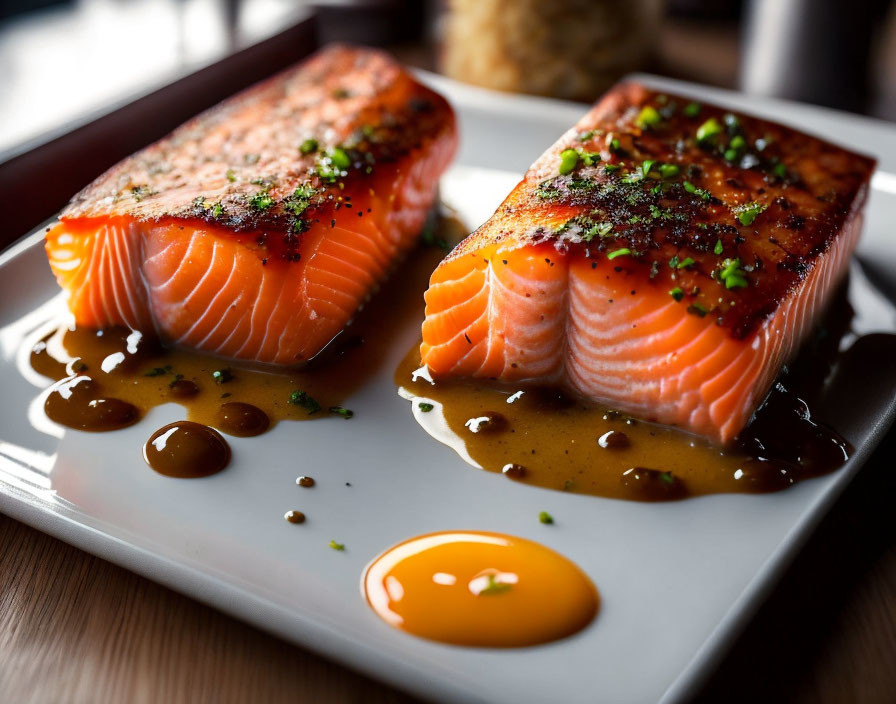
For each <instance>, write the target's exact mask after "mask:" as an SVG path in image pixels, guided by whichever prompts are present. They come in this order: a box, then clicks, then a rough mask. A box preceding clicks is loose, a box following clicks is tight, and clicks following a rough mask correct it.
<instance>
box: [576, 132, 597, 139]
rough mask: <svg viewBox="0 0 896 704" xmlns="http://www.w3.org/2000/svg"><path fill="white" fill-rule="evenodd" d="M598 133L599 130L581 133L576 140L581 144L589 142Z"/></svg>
mask: <svg viewBox="0 0 896 704" xmlns="http://www.w3.org/2000/svg"><path fill="white" fill-rule="evenodd" d="M596 132H597V130H587V131H586V132H579V134H578V135H576V139H577V140H579V141H580V142H587V141H588V140H589V139H591V138H592V137H593V136H594V135H595V133H596Z"/></svg>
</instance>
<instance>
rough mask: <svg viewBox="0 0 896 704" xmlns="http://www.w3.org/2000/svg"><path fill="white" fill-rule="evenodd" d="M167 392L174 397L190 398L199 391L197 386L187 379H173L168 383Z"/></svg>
mask: <svg viewBox="0 0 896 704" xmlns="http://www.w3.org/2000/svg"><path fill="white" fill-rule="evenodd" d="M168 393H170V394H171V395H172V396H174V397H175V398H190V397H191V396H196V395H197V394H198V393H199V386H197V385H196V383H195V382H193V381H190V380H189V379H175V380H174V381H172V382H171V383H170V384H168Z"/></svg>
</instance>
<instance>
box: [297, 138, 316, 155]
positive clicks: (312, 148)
mask: <svg viewBox="0 0 896 704" xmlns="http://www.w3.org/2000/svg"><path fill="white" fill-rule="evenodd" d="M317 147H318V144H317V140H316V139H314V138H313V137H309V138H308V139H306V140H305V141H304V142H302V143H301V144H300V145H299V151H300V152H302V154H314V152H316V151H317Z"/></svg>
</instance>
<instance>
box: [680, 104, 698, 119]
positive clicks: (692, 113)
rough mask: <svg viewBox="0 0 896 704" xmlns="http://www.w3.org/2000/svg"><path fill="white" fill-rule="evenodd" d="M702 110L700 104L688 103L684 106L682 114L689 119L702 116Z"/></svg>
mask: <svg viewBox="0 0 896 704" xmlns="http://www.w3.org/2000/svg"><path fill="white" fill-rule="evenodd" d="M701 109H702V107H701V105H700V103H688V104H687V105H685V106H684V110H682V112H683V113H684V114H685V116H687V117H697V115H699V114H700V110H701Z"/></svg>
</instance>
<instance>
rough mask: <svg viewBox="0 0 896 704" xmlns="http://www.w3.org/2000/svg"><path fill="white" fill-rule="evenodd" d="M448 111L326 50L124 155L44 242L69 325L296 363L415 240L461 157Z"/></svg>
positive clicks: (357, 57) (362, 56)
mask: <svg viewBox="0 0 896 704" xmlns="http://www.w3.org/2000/svg"><path fill="white" fill-rule="evenodd" d="M456 143H457V136H456V128H455V120H454V115H453V113H452V111H451V108H450V107H449V105H448V104H447V103H446V101H445V100H444V99H443V98H442V97H441V96H439V95H437V94H436V93H434V92H432V91H431V90H429V89H427V88H425V87H424V86H422V85H420V84H419V83H418V82H417V81H415V80H414V79H413V77H411V76H410V75H409V74H408V73H407V72H406V71H404V70H403V69H402V68H401V67H400V66H398V65H397V64H396V63H395V62H394V61H393V60H392V59H390V58H389V57H388V56H386V55H385V54H383V53H381V52H378V51H373V50H367V49H355V48H348V47H342V46H335V47H331V48H328V49H325V50H323V51H321V52H320V53H318V54H317V55H316V56H314V57H313V58H311V59H310V60H309V61H307V62H305V63H303V64H300V65H298V66H296V67H293V68H291V69H288V70H286V71H284V72H283V73H281V74H279V75H277V76H275V77H273V78H271V79H269V80H267V81H265V82H263V83H261V84H259V85H256V86H254V87H252V88H250V89H248V90H246V91H244V92H243V93H240V94H239V95H236V96H235V97H233V98H231V99H229V100H227V101H225V102H224V103H222V104H220V105H218V106H216V107H214V108H212V109H210V110H208V111H207V112H205V113H203V114H201V115H199V116H198V117H196V118H194V119H193V120H191V121H189V122H187V123H186V124H184V125H182V126H181V127H179V128H178V129H176V130H175V131H174V132H172V133H171V134H170V135H169V136H167V137H165V138H164V139H162V140H161V141H159V142H157V143H155V144H153V145H151V146H149V147H147V148H146V149H144V150H142V151H140V152H138V153H137V154H134V155H133V156H131V157H129V158H127V159H125V160H124V161H123V162H121V163H120V164H118V165H117V166H115V167H113V168H112V169H110V170H109V171H108V172H106V173H105V174H103V175H102V176H100V177H99V178H98V179H97V180H96V181H94V182H93V183H92V184H91V185H90V186H88V187H87V188H85V189H84V190H83V191H82V192H81V193H79V194H78V195H77V196H75V198H74V199H73V200H72V201H71V203H70V204H69V205H68V207H67V208H66V209H65V210H64V211H63V212H62V213H61V215H60V216H59V222H58V224H57V225H55V226H54V227H52V228H51V229H50V230H49V231H48V233H47V236H46V250H47V254H48V257H49V261H50V266H51V268H52V270H53V273H54V274H55V275H56V278H57V280H58V281H59V284H60V285H61V286H62V288H63V289H65V290H66V291H67V293H68V303H69V307H70V308H71V311H72V312H73V313H74V316H75V320H76V322H77V323H78V324H79V325H84V326H91V327H104V326H108V325H125V326H128V327H131V328H135V329H140V330H153V331H155V332H156V333H157V334H158V335H159V337H160V338H161V339H162V340H163V341H166V342H168V343H171V344H175V345H183V346H188V347H193V348H196V349H199V350H203V351H206V352H211V353H214V354H218V355H221V356H224V357H230V358H238V359H246V360H252V361H256V362H264V363H273V364H293V363H299V362H303V361H306V360H308V359H310V358H311V357H313V356H314V355H315V354H316V353H317V352H319V351H320V350H321V349H322V348H323V347H324V346H325V345H326V344H327V342H328V341H329V340H331V339H332V338H333V337H334V336H335V335H336V334H337V333H338V332H339V331H340V330H341V329H342V328H343V327H344V326H345V325H346V324H347V323H348V322H349V321H350V320H351V318H352V317H353V316H354V315H355V313H356V312H357V311H358V309H359V308H360V307H361V306H362V305H363V303H364V301H365V300H366V299H367V297H368V296H370V295H371V293H372V292H373V291H374V289H375V288H376V287H377V285H378V284H379V283H380V281H381V280H382V279H383V277H384V276H385V275H386V274H387V272H388V271H389V269H390V267H391V266H393V264H394V263H395V262H396V261H397V260H398V259H399V258H400V257H401V255H402V254H403V253H404V252H405V251H406V250H408V249H409V248H410V247H411V246H412V244H413V243H414V242H415V241H416V238H417V235H418V234H419V232H420V230H421V228H422V226H423V223H424V220H425V217H426V215H427V213H428V211H429V209H430V208H431V206H432V204H433V201H434V198H435V196H436V189H437V186H438V181H439V177H440V176H441V174H442V172H443V171H444V170H445V168H447V166H448V164H449V162H450V160H451V158H452V156H453V154H454V151H455V148H456Z"/></svg>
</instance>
